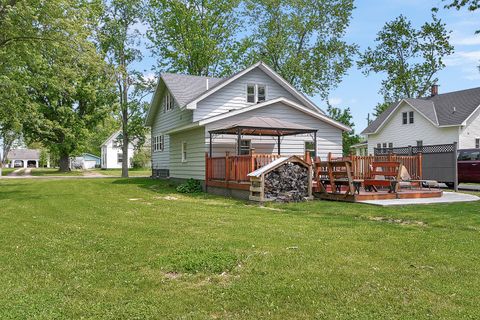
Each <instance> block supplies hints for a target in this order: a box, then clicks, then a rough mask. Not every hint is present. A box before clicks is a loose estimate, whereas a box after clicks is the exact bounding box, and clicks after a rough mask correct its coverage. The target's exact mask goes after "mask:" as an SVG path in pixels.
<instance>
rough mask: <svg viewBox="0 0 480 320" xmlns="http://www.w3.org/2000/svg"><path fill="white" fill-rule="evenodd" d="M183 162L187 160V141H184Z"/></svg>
mask: <svg viewBox="0 0 480 320" xmlns="http://www.w3.org/2000/svg"><path fill="white" fill-rule="evenodd" d="M182 162H187V143H186V142H185V141H183V142H182Z"/></svg>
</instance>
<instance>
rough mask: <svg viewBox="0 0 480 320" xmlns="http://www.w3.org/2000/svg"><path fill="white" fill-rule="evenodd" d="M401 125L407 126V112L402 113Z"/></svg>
mask: <svg viewBox="0 0 480 320" xmlns="http://www.w3.org/2000/svg"><path fill="white" fill-rule="evenodd" d="M402 124H408V112H402Z"/></svg>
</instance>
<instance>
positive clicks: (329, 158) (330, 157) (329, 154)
mask: <svg viewBox="0 0 480 320" xmlns="http://www.w3.org/2000/svg"><path fill="white" fill-rule="evenodd" d="M327 159H328V161H332V153H331V152H329V153H328V157H327Z"/></svg>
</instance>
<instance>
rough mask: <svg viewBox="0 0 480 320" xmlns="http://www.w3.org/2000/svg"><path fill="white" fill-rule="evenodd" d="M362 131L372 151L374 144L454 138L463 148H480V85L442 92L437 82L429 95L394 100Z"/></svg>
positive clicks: (390, 145) (399, 144)
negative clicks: (439, 90) (440, 92)
mask: <svg viewBox="0 0 480 320" xmlns="http://www.w3.org/2000/svg"><path fill="white" fill-rule="evenodd" d="M362 134H363V135H365V136H367V140H368V153H369V154H373V153H374V148H382V149H388V148H395V147H408V146H424V145H437V144H451V143H454V142H456V143H457V144H458V148H459V149H468V148H480V87H479V88H473V89H467V90H461V91H455V92H449V93H444V94H438V86H436V85H434V86H432V91H431V95H430V96H429V97H425V98H417V99H411V98H408V99H402V100H400V101H397V102H395V103H393V104H391V105H390V107H389V108H388V109H387V110H385V111H384V112H383V113H382V114H380V115H379V116H378V117H377V119H375V120H374V121H373V122H372V123H371V124H370V125H369V126H368V127H367V128H366V129H365V130H363V132H362Z"/></svg>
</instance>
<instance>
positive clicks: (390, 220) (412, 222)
mask: <svg viewBox="0 0 480 320" xmlns="http://www.w3.org/2000/svg"><path fill="white" fill-rule="evenodd" d="M368 219H369V220H372V221H379V222H386V223H394V224H400V225H409V226H419V227H424V226H426V225H427V223H426V222H423V221H418V220H403V219H394V218H388V217H369V218H368Z"/></svg>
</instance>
